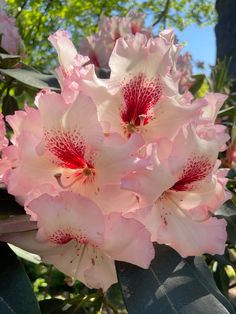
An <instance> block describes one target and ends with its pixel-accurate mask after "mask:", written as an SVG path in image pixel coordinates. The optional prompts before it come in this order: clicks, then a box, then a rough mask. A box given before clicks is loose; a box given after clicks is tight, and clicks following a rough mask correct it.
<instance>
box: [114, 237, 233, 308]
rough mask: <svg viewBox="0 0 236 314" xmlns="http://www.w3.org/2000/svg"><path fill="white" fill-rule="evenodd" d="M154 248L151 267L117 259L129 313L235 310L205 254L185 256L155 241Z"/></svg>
mask: <svg viewBox="0 0 236 314" xmlns="http://www.w3.org/2000/svg"><path fill="white" fill-rule="evenodd" d="M186 241H187V239H186ZM155 250H156V257H155V259H154V260H153V261H152V263H151V266H150V268H149V269H148V270H144V269H141V268H139V267H137V266H134V265H131V264H127V263H123V262H117V263H116V268H117V273H118V278H119V282H120V284H121V287H122V291H123V295H124V300H125V302H126V306H127V309H128V313H129V314H138V313H140V314H141V313H142V314H153V313H158V314H167V313H168V314H172V313H174V314H177V313H181V314H202V313H204V314H208V313H209V314H212V313H214V314H226V313H235V312H234V309H233V307H232V305H231V304H230V303H229V301H228V300H227V299H226V298H225V297H224V296H223V295H222V294H221V293H220V292H219V290H218V289H217V287H216V285H215V283H214V280H213V277H212V275H211V273H210V271H209V269H208V267H207V265H206V263H205V262H204V261H203V260H202V258H200V257H198V258H187V259H183V258H182V257H181V256H180V255H179V254H178V253H177V252H176V251H175V250H173V249H171V248H170V247H168V246H165V245H157V244H155Z"/></svg>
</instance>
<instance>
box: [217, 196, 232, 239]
mask: <svg viewBox="0 0 236 314" xmlns="http://www.w3.org/2000/svg"><path fill="white" fill-rule="evenodd" d="M215 214H216V215H217V216H218V217H222V218H224V219H225V220H226V221H227V223H228V224H227V235H228V241H229V242H230V243H231V244H236V207H235V205H234V204H233V202H232V201H230V200H229V201H227V202H226V203H225V204H223V205H222V206H221V207H220V208H219V209H218V210H217V211H216V213H215Z"/></svg>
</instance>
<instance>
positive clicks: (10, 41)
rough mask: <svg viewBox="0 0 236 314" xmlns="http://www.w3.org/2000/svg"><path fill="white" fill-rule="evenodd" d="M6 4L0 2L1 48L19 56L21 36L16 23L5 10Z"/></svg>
mask: <svg viewBox="0 0 236 314" xmlns="http://www.w3.org/2000/svg"><path fill="white" fill-rule="evenodd" d="M3 7H4V2H3V1H1V2H0V36H1V41H0V47H2V48H3V49H4V50H6V51H7V52H8V53H10V54H17V52H18V49H19V44H20V36H19V33H18V28H17V27H16V25H15V24H16V21H15V19H14V18H13V17H9V16H7V15H6V13H5V11H4V10H3Z"/></svg>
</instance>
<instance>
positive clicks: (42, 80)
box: [0, 65, 60, 91]
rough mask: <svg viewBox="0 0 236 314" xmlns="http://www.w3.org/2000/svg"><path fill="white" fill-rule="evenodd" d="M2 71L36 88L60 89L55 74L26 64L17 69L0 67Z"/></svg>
mask: <svg viewBox="0 0 236 314" xmlns="http://www.w3.org/2000/svg"><path fill="white" fill-rule="evenodd" d="M0 72H1V73H2V74H4V75H7V76H10V77H11V78H14V79H16V80H17V81H19V82H21V83H23V84H26V85H27V86H30V87H33V88H36V89H43V88H50V89H52V90H55V91H59V90H60V87H59V83H58V81H57V79H56V77H55V76H54V75H52V74H43V73H40V72H38V71H36V70H34V69H33V68H30V67H28V66H25V65H22V67H21V68H17V69H0Z"/></svg>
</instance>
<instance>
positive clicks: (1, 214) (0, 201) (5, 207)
mask: <svg viewBox="0 0 236 314" xmlns="http://www.w3.org/2000/svg"><path fill="white" fill-rule="evenodd" d="M22 214H25V210H24V207H22V206H21V205H20V204H18V203H17V202H16V200H15V198H14V196H12V195H10V194H8V192H7V190H4V189H0V219H2V218H7V217H9V216H12V215H22Z"/></svg>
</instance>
